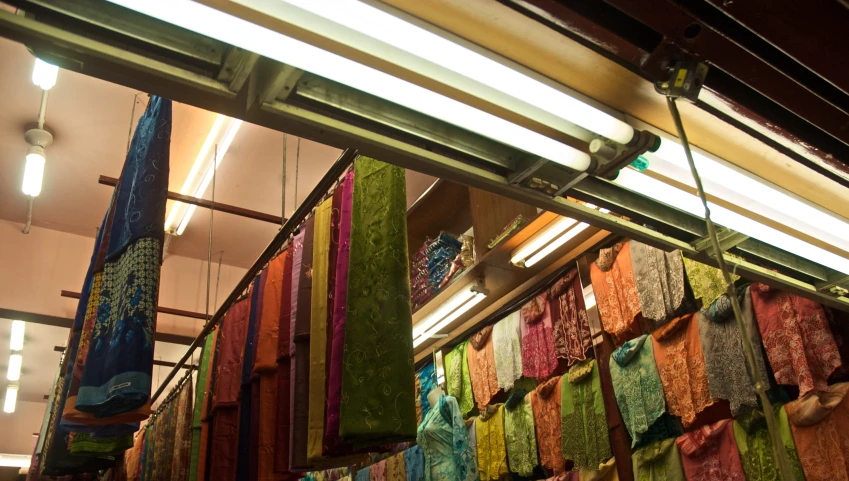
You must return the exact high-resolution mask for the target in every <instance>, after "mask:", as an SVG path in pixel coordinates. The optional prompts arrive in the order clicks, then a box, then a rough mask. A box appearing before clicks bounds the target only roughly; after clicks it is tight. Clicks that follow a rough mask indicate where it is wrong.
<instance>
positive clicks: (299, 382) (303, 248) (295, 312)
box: [289, 217, 315, 471]
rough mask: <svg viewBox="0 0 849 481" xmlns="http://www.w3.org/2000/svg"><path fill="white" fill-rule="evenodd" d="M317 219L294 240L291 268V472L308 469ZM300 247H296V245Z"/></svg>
mask: <svg viewBox="0 0 849 481" xmlns="http://www.w3.org/2000/svg"><path fill="white" fill-rule="evenodd" d="M314 229H315V218H314V217H310V218H309V219H307V221H306V222H305V223H304V226H303V233H302V234H299V236H298V237H296V238H295V241H294V242H295V243H296V245H295V262H294V264H293V265H292V326H293V327H294V330H293V333H292V334H293V335H292V342H291V345H292V348H293V349H294V353H293V356H292V357H291V363H292V367H291V371H290V372H291V384H292V387H291V388H290V391H289V395H290V396H291V406H290V410H291V411H292V416H291V418H292V428H291V429H292V435H291V440H290V444H289V446H290V451H291V456H290V460H289V470H290V471H291V470H299V469H305V468H307V467H308V466H309V465H308V463H307V437H308V429H309V405H310V402H309V395H310V394H309V375H310V340H309V337H310V318H311V314H312V312H311V309H310V307H311V302H312V275H311V271H312V252H313V232H314ZM298 243H299V244H300V245H297V244H298Z"/></svg>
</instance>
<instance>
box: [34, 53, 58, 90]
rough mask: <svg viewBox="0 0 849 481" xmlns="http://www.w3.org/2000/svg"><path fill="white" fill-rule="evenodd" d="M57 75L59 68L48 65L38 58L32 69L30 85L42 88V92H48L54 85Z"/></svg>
mask: <svg viewBox="0 0 849 481" xmlns="http://www.w3.org/2000/svg"><path fill="white" fill-rule="evenodd" d="M58 75H59V67H57V66H55V65H53V64H49V63H47V62H45V61H44V60H41V59H40V58H36V59H35V65H33V67H32V83H34V84H35V85H37V86H39V87H41V88H42V90H50V89H52V88H53V86H54V85H56V77H57V76H58Z"/></svg>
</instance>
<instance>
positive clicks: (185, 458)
mask: <svg viewBox="0 0 849 481" xmlns="http://www.w3.org/2000/svg"><path fill="white" fill-rule="evenodd" d="M192 397H193V391H192V383H191V380H189V381H187V382H186V383H185V384H184V385H183V388H182V390H181V391H180V397H179V400H176V399H175V400H172V401H171V402H172V403H176V405H177V410H176V415H177V417H176V419H175V427H176V434H175V435H174V457H173V461H172V462H171V481H187V480H188V478H189V463H190V461H191V451H192V411H193V410H192Z"/></svg>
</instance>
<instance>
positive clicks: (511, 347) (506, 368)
mask: <svg viewBox="0 0 849 481" xmlns="http://www.w3.org/2000/svg"><path fill="white" fill-rule="evenodd" d="M521 322H522V318H521V314H519V312H511V313H510V314H508V315H507V317H505V318H504V319H502V320H500V321H498V322H497V323H496V324H495V327H494V328H493V329H492V343H493V346H494V349H495V374H496V376H497V378H498V387H500V388H501V389H504V390H505V391H509V390H510V389H513V385H514V384H515V382H516V381H518V380H519V379H520V378H521V377H522V327H521V325H520V323H521ZM446 364H447V361H446Z"/></svg>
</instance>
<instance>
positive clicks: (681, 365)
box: [651, 314, 713, 428]
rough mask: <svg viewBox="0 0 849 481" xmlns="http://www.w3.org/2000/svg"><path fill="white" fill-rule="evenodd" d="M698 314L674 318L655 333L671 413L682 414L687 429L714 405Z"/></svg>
mask: <svg viewBox="0 0 849 481" xmlns="http://www.w3.org/2000/svg"><path fill="white" fill-rule="evenodd" d="M694 316H695V314H687V315H685V316H681V317H679V318H676V319H673V320H672V321H670V322H669V323H668V324H667V325H665V326H663V327H661V328H660V329H658V330H656V331H655V332H654V334H653V335H652V336H651V338H652V347H653V349H654V358H655V363H656V364H657V370H658V373H659V374H660V380H661V382H662V384H663V391H664V394H665V395H666V403H667V406H668V409H669V413H670V414H674V415H676V416H680V417H681V421H682V422H683V424H684V427H685V428H687V427H689V426H690V425H691V424H692V423H693V422H694V421H695V420H696V414H698V413H700V412H702V411H704V409H705V408H706V407H708V406H710V405H711V404H713V399H711V397H710V390H709V388H708V378H707V372H706V370H705V361H704V356H703V355H702V346H701V342H700V340H699V325H698V322H696V321H695V320H694Z"/></svg>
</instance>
